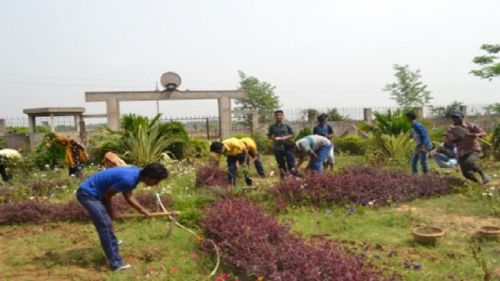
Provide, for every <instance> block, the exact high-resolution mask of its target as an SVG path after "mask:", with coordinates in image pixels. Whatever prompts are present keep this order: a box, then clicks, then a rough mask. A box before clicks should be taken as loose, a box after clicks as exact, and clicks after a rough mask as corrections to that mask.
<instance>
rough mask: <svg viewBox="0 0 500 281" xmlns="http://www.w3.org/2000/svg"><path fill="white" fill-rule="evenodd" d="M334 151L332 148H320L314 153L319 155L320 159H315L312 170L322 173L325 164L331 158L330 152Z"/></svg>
mask: <svg viewBox="0 0 500 281" xmlns="http://www.w3.org/2000/svg"><path fill="white" fill-rule="evenodd" d="M331 149H332V146H331V145H329V146H322V147H320V148H318V149H317V150H315V151H314V153H316V155H318V158H316V159H314V161H313V162H312V163H311V169H312V170H314V171H321V170H323V162H325V160H326V159H327V158H328V156H330V150H331Z"/></svg>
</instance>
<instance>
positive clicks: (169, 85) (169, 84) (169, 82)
mask: <svg viewBox="0 0 500 281" xmlns="http://www.w3.org/2000/svg"><path fill="white" fill-rule="evenodd" d="M160 83H161V85H162V86H163V87H164V88H165V89H166V90H167V91H174V90H175V89H177V87H179V86H180V85H181V77H180V76H179V74H177V73H175V72H165V73H163V75H162V76H161V78H160Z"/></svg>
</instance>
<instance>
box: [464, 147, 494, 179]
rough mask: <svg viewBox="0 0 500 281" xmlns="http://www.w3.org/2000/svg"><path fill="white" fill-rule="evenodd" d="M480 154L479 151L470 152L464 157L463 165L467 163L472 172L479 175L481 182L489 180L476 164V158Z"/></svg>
mask: <svg viewBox="0 0 500 281" xmlns="http://www.w3.org/2000/svg"><path fill="white" fill-rule="evenodd" d="M480 156H481V153H479V152H472V153H471V154H470V155H469V157H467V159H465V165H467V166H468V167H469V168H470V170H471V171H472V172H474V173H478V174H479V175H480V176H481V179H482V180H483V183H487V182H489V178H488V177H487V176H486V175H485V174H484V172H483V170H482V169H481V167H479V166H478V165H477V160H478V159H479V157H480Z"/></svg>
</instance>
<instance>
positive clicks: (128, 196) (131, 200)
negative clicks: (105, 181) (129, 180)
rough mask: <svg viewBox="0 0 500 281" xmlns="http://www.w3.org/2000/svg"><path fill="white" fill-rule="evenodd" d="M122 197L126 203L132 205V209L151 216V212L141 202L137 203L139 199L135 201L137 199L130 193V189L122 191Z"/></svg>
mask: <svg viewBox="0 0 500 281" xmlns="http://www.w3.org/2000/svg"><path fill="white" fill-rule="evenodd" d="M123 197H125V200H126V201H127V203H128V204H129V205H130V206H132V207H134V209H136V210H137V211H138V212H139V213H141V214H143V215H144V216H146V217H149V216H151V212H149V211H148V210H146V209H145V208H144V207H143V206H142V205H141V203H139V201H137V199H135V197H134V196H133V195H132V190H130V191H126V192H123Z"/></svg>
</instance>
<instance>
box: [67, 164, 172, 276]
mask: <svg viewBox="0 0 500 281" xmlns="http://www.w3.org/2000/svg"><path fill="white" fill-rule="evenodd" d="M167 177H168V171H167V169H166V168H165V167H164V166H163V165H162V164H160V163H151V164H148V165H146V167H144V168H143V169H141V168H139V167H134V166H132V167H113V168H109V169H106V170H103V171H100V172H98V173H96V174H94V175H92V176H90V177H89V178H88V179H87V180H85V181H84V182H83V183H82V184H81V185H80V188H78V190H77V192H76V198H77V199H78V201H79V202H80V204H82V206H83V207H84V208H85V209H87V212H88V213H89V215H90V218H91V219H92V222H93V223H94V226H95V228H96V230H97V233H98V234H99V239H100V240H101V246H102V248H103V250H104V253H105V254H106V257H107V259H108V262H109V264H110V266H111V268H112V269H113V270H122V269H127V268H130V265H129V264H127V265H124V264H123V261H122V257H121V256H120V253H119V252H118V241H117V239H116V236H115V234H114V232H113V224H112V222H111V220H112V219H118V218H119V216H118V215H117V214H115V213H114V212H113V206H112V202H111V199H112V197H113V196H114V195H115V194H117V193H120V192H121V193H122V194H123V196H124V197H125V200H126V201H127V203H128V204H130V206H132V207H134V208H135V209H136V210H137V211H139V212H140V213H142V214H143V215H144V216H150V215H151V213H150V212H149V211H148V210H146V209H145V208H144V207H143V206H142V205H141V204H140V203H139V202H138V201H137V200H136V199H135V197H134V196H132V190H133V189H135V188H136V187H137V185H138V184H139V183H140V182H142V183H144V184H146V185H147V186H153V185H156V184H158V183H159V182H160V181H161V180H163V179H165V178H167Z"/></svg>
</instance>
